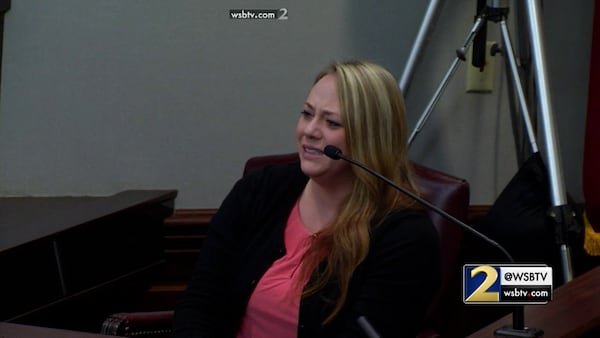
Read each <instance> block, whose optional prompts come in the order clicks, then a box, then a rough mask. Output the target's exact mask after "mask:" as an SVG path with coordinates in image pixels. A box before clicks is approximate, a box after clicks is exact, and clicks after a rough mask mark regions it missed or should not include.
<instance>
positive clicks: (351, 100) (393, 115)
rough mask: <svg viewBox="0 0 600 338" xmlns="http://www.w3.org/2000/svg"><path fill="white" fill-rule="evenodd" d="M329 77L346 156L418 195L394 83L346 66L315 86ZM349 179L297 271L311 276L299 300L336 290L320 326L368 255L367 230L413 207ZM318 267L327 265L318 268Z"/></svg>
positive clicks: (364, 178)
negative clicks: (333, 214)
mask: <svg viewBox="0 0 600 338" xmlns="http://www.w3.org/2000/svg"><path fill="white" fill-rule="evenodd" d="M328 74H333V75H335V77H336V79H337V95H338V99H339V101H340V110H341V113H342V114H341V115H342V124H343V127H344V128H345V132H346V142H347V145H348V149H349V152H350V154H346V155H347V156H351V157H352V158H353V159H355V160H357V161H359V162H362V163H364V164H365V165H367V166H368V167H370V168H372V169H374V170H375V171H377V172H379V173H381V174H382V175H384V176H386V177H387V178H389V179H390V180H392V181H393V182H395V183H396V184H399V185H401V186H403V187H404V188H406V189H407V190H409V191H412V192H414V193H417V189H416V187H415V185H414V184H413V182H412V180H411V169H410V167H409V162H408V159H407V141H406V139H407V137H406V136H407V131H406V124H405V109H404V99H403V97H402V94H401V92H400V90H399V88H398V86H397V84H396V81H395V79H394V77H393V76H392V75H391V74H390V73H389V72H388V71H387V70H385V69H384V68H383V67H381V66H378V65H376V64H373V63H369V62H364V61H349V62H343V63H334V64H331V65H329V66H328V67H326V68H325V69H324V70H323V71H321V72H320V73H319V75H318V76H317V77H316V80H315V83H316V82H318V81H319V80H320V79H321V78H323V77H324V76H326V75H328ZM353 173H354V175H355V180H354V183H353V188H352V192H351V193H350V195H349V196H348V197H347V200H346V201H345V203H344V204H343V206H342V208H341V210H340V213H339V215H338V217H337V218H336V220H334V221H333V223H332V224H330V225H329V226H328V227H326V228H325V229H324V230H323V231H322V232H321V233H319V236H318V237H317V238H316V239H315V241H314V242H313V244H312V246H311V248H310V249H309V250H308V252H307V253H306V255H305V257H304V263H303V266H302V273H303V275H304V276H305V277H308V276H311V275H312V278H311V279H310V282H309V284H308V285H307V287H306V288H305V290H304V292H303V295H304V296H307V295H311V294H314V293H316V292H317V291H318V290H320V289H322V288H323V287H325V285H327V284H328V283H332V282H333V283H336V284H337V286H338V287H339V289H340V295H339V298H337V299H335V300H332V302H333V308H332V311H331V313H330V314H329V315H328V317H327V318H326V319H325V321H324V323H323V324H326V323H328V322H330V321H331V320H332V319H333V318H334V317H335V316H336V315H337V314H338V313H339V312H340V311H341V309H342V308H343V306H344V304H345V301H346V297H347V293H348V287H349V283H350V279H351V277H352V274H353V272H354V270H355V269H356V267H357V266H358V265H359V264H360V263H361V262H362V261H363V260H364V259H365V258H366V256H367V254H368V251H369V239H370V232H371V230H372V229H373V228H374V227H377V226H378V225H379V224H380V223H381V222H382V221H383V220H384V218H385V217H386V215H388V214H389V213H390V212H392V211H393V210H395V209H399V208H405V207H408V206H409V205H410V204H411V203H412V201H411V200H410V199H408V198H407V197H405V196H404V195H403V194H402V193H400V192H398V191H397V190H395V189H393V188H391V187H389V186H388V185H386V184H385V183H384V182H382V181H381V180H379V179H377V178H375V177H373V176H372V175H370V174H369V173H367V172H365V171H363V170H361V169H360V168H356V167H353ZM322 262H325V263H326V264H325V265H323V266H321V265H320V264H321V263H322ZM317 267H319V268H317ZM321 267H322V269H321ZM304 280H306V279H304Z"/></svg>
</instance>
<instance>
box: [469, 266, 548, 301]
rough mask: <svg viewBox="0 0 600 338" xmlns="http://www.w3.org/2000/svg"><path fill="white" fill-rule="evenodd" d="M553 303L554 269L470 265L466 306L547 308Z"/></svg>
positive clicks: (544, 267)
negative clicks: (541, 305)
mask: <svg viewBox="0 0 600 338" xmlns="http://www.w3.org/2000/svg"><path fill="white" fill-rule="evenodd" d="M550 300H552V268H551V267H549V266H547V265H521V264H502V265H493V264H489V265H486V264H466V265H464V266H463V302H464V303H465V304H546V303H548V301H550Z"/></svg>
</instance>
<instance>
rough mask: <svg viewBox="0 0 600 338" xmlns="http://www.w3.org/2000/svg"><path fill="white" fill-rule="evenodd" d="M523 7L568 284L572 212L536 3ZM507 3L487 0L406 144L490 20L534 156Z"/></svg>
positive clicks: (415, 52) (412, 60)
mask: <svg viewBox="0 0 600 338" xmlns="http://www.w3.org/2000/svg"><path fill="white" fill-rule="evenodd" d="M440 6H441V3H440V1H439V0H432V1H431V3H430V5H429V8H428V9H427V12H426V15H425V19H424V21H423V23H422V25H421V28H420V31H419V33H418V35H417V39H416V40H415V43H414V45H413V49H412V52H411V54H410V56H409V58H408V61H407V64H406V67H405V69H404V73H403V75H402V77H401V80H400V82H399V85H400V89H401V90H402V91H403V92H404V93H406V92H407V91H408V85H409V82H410V79H411V78H412V75H413V73H414V67H415V66H416V60H418V59H419V58H420V55H421V52H422V49H423V48H424V44H425V40H426V35H427V34H428V32H429V31H430V30H431V25H432V22H433V20H435V18H436V17H437V15H438V13H439V8H440ZM524 6H525V9H526V14H527V17H528V32H529V36H530V40H531V41H530V44H531V50H532V55H531V57H532V60H533V66H534V68H533V71H534V78H535V81H534V82H535V87H536V88H535V89H536V91H537V97H538V102H537V103H538V105H539V109H540V116H541V121H540V122H541V126H542V128H543V135H544V140H543V141H544V149H545V153H546V154H545V155H546V156H545V160H546V164H547V166H548V168H547V169H548V174H549V180H550V182H549V183H550V193H551V202H552V206H551V208H550V210H549V212H548V214H549V216H550V218H551V219H552V221H553V222H554V226H555V237H556V242H557V244H558V246H559V249H560V257H561V264H562V273H563V279H564V282H565V283H566V282H569V281H570V280H572V279H573V269H572V266H571V257H570V250H569V247H568V245H567V241H566V234H567V228H568V225H569V224H571V222H572V221H573V211H572V209H571V207H570V206H569V205H568V203H567V194H566V190H565V185H564V179H563V173H562V168H561V164H560V156H559V149H558V138H557V136H556V132H555V127H554V119H553V112H552V106H551V100H550V91H549V88H548V79H547V72H546V62H545V58H544V45H543V42H542V39H541V36H542V30H541V25H540V6H539V0H524ZM508 10H509V8H508V0H488V1H487V6H485V8H484V9H483V10H482V11H481V12H480V13H479V14H478V16H477V17H476V20H475V23H474V25H473V28H472V29H471V31H470V32H469V34H468V35H467V38H466V40H465V42H464V44H463V46H462V47H461V48H459V49H458V50H457V52H456V54H457V56H456V58H455V60H454V62H453V63H452V64H451V66H450V68H449V70H448V72H447V73H446V74H445V76H444V78H443V80H442V82H441V83H440V85H439V86H438V88H437V89H436V92H435V94H434V95H433V97H432V99H431V100H430V101H429V103H428V104H427V106H426V108H425V110H424V112H423V113H422V115H421V117H420V119H419V120H418V122H417V125H416V127H415V129H414V130H413V132H412V133H411V135H410V137H409V140H408V144H409V146H410V145H411V144H412V142H413V141H414V139H415V137H416V135H417V134H418V133H419V132H420V131H421V130H422V128H423V126H424V125H425V122H426V121H427V119H428V118H429V116H430V115H431V112H432V111H433V109H434V107H435V105H436V104H437V102H438V101H439V99H440V97H441V95H442V93H443V91H444V90H445V89H446V87H447V85H448V83H449V81H450V79H451V78H452V76H453V75H454V73H455V72H456V70H457V69H458V66H459V64H460V62H461V61H465V60H466V56H465V55H466V51H467V50H468V48H469V46H470V45H471V43H472V42H473V40H474V38H475V36H476V35H477V33H478V32H479V31H480V29H481V28H482V27H483V25H484V24H486V23H487V21H488V20H489V21H492V22H495V23H498V24H499V28H500V34H501V39H502V53H503V55H504V56H505V62H506V64H507V73H508V75H509V76H510V78H511V80H512V85H513V86H514V90H515V91H516V94H517V95H516V99H517V100H518V104H519V107H520V108H521V112H522V119H523V123H524V124H525V128H526V131H527V136H528V139H529V143H530V145H531V150H532V152H534V153H535V152H538V146H537V143H536V140H535V139H536V138H535V133H534V130H533V127H532V123H531V117H530V116H531V115H530V113H529V109H528V106H527V102H526V97H525V94H524V91H523V88H522V85H521V79H520V76H519V73H518V68H517V62H516V59H515V55H514V51H513V47H512V43H511V39H510V34H509V31H508V28H507V24H506V18H507V15H508Z"/></svg>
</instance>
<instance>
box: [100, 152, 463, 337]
mask: <svg viewBox="0 0 600 338" xmlns="http://www.w3.org/2000/svg"><path fill="white" fill-rule="evenodd" d="M294 161H298V154H297V153H290V154H280V155H268V156H256V157H252V158H250V159H248V161H247V162H246V164H245V166H244V171H243V175H247V174H248V173H249V172H251V171H253V170H257V169H259V168H262V167H264V166H266V165H272V164H280V163H290V162H294ZM411 165H412V166H413V171H414V173H415V177H414V180H415V183H416V184H417V186H418V187H419V189H420V192H421V196H422V197H423V198H425V199H426V200H428V201H429V202H430V203H432V204H433V205H435V206H437V207H439V208H441V209H443V210H444V211H446V212H447V213H449V214H451V215H452V216H454V217H456V218H458V219H460V220H462V221H466V219H467V212H468V208H469V198H470V189H469V184H468V182H467V181H465V180H464V179H461V178H457V177H454V176H451V175H448V174H445V173H442V172H440V171H438V170H435V169H431V168H428V167H425V166H422V165H419V164H416V163H411ZM428 214H429V216H430V217H431V220H432V222H433V223H434V225H435V227H436V229H437V231H438V234H439V237H440V242H441V251H442V285H441V287H440V290H439V291H438V293H437V294H436V295H435V296H434V300H433V301H432V304H431V306H430V308H429V310H428V313H427V315H426V319H425V325H424V327H423V329H422V330H421V331H420V333H419V335H418V337H419V338H425V337H440V336H442V335H443V332H444V331H445V328H446V327H447V326H448V323H447V319H446V318H448V316H447V314H448V313H452V311H453V310H454V309H453V305H456V300H457V299H459V297H460V287H459V286H460V283H459V279H460V271H461V266H460V251H461V242H462V238H463V230H462V228H460V227H459V226H457V225H456V224H453V223H452V222H450V221H448V220H446V219H445V218H443V217H441V216H440V215H438V214H437V213H435V212H433V211H429V212H428ZM172 315H173V312H172V311H155V312H122V313H116V314H113V315H111V316H110V317H108V318H107V319H106V320H105V321H104V323H103V325H102V330H101V333H103V334H109V335H119V336H125V337H148V338H149V337H152V338H158V337H168V336H169V334H170V332H171V331H170V328H171V320H172Z"/></svg>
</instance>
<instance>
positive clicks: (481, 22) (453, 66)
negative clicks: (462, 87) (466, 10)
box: [408, 15, 487, 147]
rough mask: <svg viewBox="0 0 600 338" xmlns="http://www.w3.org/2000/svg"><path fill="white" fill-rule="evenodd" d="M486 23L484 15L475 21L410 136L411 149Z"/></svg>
mask: <svg viewBox="0 0 600 338" xmlns="http://www.w3.org/2000/svg"><path fill="white" fill-rule="evenodd" d="M486 23H487V21H486V19H485V17H484V16H483V15H480V16H479V17H478V18H477V20H475V24H474V25H473V28H472V29H471V31H470V32H469V34H468V35H467V38H466V40H465V43H464V44H463V46H462V47H461V48H459V49H458V50H457V51H456V58H455V59H454V61H453V62H452V64H451V65H450V68H449V69H448V71H447V72H446V75H445V76H444V79H442V82H440V84H439V86H438V88H437V89H436V91H435V93H434V94H433V97H432V98H431V100H430V101H429V103H428V104H427V107H425V110H424V111H423V113H422V114H421V117H420V118H419V121H418V122H417V125H416V127H415V129H413V131H412V133H411V134H410V136H409V138H408V146H409V147H410V145H411V144H412V142H413V141H414V139H415V137H416V136H417V134H418V133H419V132H420V131H421V129H423V126H424V125H425V122H427V119H429V116H430V115H431V112H432V111H433V108H435V105H436V104H437V102H438V101H439V99H440V97H441V96H442V93H443V92H444V90H446V87H447V86H448V83H449V82H450V79H452V76H454V73H456V70H457V69H458V66H459V64H460V61H465V59H466V56H465V55H466V50H467V49H468V48H469V46H470V45H471V43H472V42H473V39H474V38H475V35H477V32H479V30H480V29H481V27H482V26H483V25H484V24H486Z"/></svg>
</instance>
